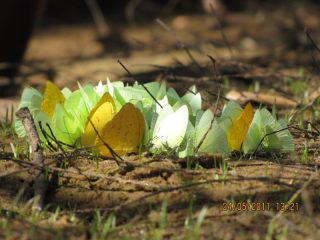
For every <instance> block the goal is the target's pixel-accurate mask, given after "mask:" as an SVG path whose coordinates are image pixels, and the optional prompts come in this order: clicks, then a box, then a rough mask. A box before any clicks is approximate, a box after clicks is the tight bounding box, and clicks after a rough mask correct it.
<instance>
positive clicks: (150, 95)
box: [118, 59, 163, 108]
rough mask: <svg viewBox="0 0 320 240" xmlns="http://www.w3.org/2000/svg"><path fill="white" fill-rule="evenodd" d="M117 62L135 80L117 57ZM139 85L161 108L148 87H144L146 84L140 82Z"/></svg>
mask: <svg viewBox="0 0 320 240" xmlns="http://www.w3.org/2000/svg"><path fill="white" fill-rule="evenodd" d="M118 63H119V64H120V65H121V67H123V69H124V70H126V72H127V73H128V75H129V77H131V78H132V79H133V80H135V78H134V77H133V75H132V73H131V72H130V71H129V69H128V68H126V66H125V65H124V64H123V63H122V62H121V61H120V60H119V59H118ZM141 86H142V87H143V88H144V90H146V91H147V93H148V94H149V95H150V97H151V98H152V99H153V100H154V101H155V102H156V104H158V105H159V107H161V108H163V106H162V105H161V104H160V103H159V101H158V100H157V99H156V98H155V97H154V96H153V95H152V93H151V92H150V91H149V90H148V88H146V86H145V85H144V84H143V83H141Z"/></svg>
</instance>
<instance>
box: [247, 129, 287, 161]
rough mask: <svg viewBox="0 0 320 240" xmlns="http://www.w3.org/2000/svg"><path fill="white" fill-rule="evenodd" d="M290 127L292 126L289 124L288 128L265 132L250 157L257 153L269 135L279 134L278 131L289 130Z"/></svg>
mask: <svg viewBox="0 0 320 240" xmlns="http://www.w3.org/2000/svg"><path fill="white" fill-rule="evenodd" d="M290 127H291V126H288V127H286V128H281V129H279V130H276V131H273V132H270V133H267V134H265V135H264V136H263V138H261V140H260V142H259V144H258V146H257V147H256V149H255V150H254V152H253V153H252V154H251V155H250V158H251V157H252V156H254V155H255V154H256V153H257V151H258V149H259V147H260V146H261V145H262V143H263V141H264V140H265V139H266V138H267V137H268V136H270V135H273V134H277V133H279V132H282V131H285V130H288V129H289V128H290Z"/></svg>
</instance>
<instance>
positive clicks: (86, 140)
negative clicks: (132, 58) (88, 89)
mask: <svg viewBox="0 0 320 240" xmlns="http://www.w3.org/2000/svg"><path fill="white" fill-rule="evenodd" d="M115 114H116V106H115V103H114V100H113V98H112V97H111V95H110V94H109V93H108V92H107V93H105V94H104V95H103V96H102V98H101V99H100V101H99V102H98V103H97V105H96V106H95V107H94V108H93V109H92V110H91V112H90V114H89V116H88V119H90V121H91V123H90V121H89V120H87V122H86V125H85V128H84V134H83V135H82V137H81V144H82V145H83V146H92V145H94V143H95V141H96V138H97V133H96V132H95V130H94V128H93V126H92V124H93V125H94V127H95V128H96V130H97V132H98V133H99V132H100V131H101V130H102V128H103V127H104V126H105V125H106V124H107V123H108V122H109V121H110V120H111V119H112V118H113V117H114V115H115Z"/></svg>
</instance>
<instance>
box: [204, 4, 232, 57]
mask: <svg viewBox="0 0 320 240" xmlns="http://www.w3.org/2000/svg"><path fill="white" fill-rule="evenodd" d="M210 8H211V11H212V15H213V16H214V17H215V19H216V21H217V24H218V28H219V30H220V33H221V36H222V38H223V41H224V42H225V44H226V46H227V48H228V50H229V52H230V55H231V58H232V59H233V58H234V53H233V50H232V47H231V45H230V42H229V41H228V38H227V35H226V34H225V32H224V29H223V27H222V24H221V21H220V19H219V17H218V15H217V14H216V11H215V10H214V7H213V5H212V3H210Z"/></svg>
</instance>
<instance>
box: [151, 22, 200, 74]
mask: <svg viewBox="0 0 320 240" xmlns="http://www.w3.org/2000/svg"><path fill="white" fill-rule="evenodd" d="M156 22H157V23H158V24H159V25H160V26H161V27H163V28H164V29H165V30H166V31H168V32H169V33H171V34H172V35H173V37H174V39H175V40H176V43H177V45H178V46H179V47H180V48H181V49H183V50H184V51H185V52H186V53H187V55H188V57H189V58H190V59H191V61H192V62H193V64H194V65H195V66H197V68H198V69H199V70H201V66H200V65H199V63H198V62H197V61H196V59H195V58H194V57H193V55H192V54H191V52H190V50H189V49H188V48H187V47H186V45H185V44H184V43H183V42H182V41H181V40H180V39H179V38H178V37H177V35H176V33H175V32H174V31H173V30H172V29H171V28H169V26H168V25H167V24H165V23H164V22H163V21H161V20H160V19H159V18H157V19H156Z"/></svg>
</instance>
